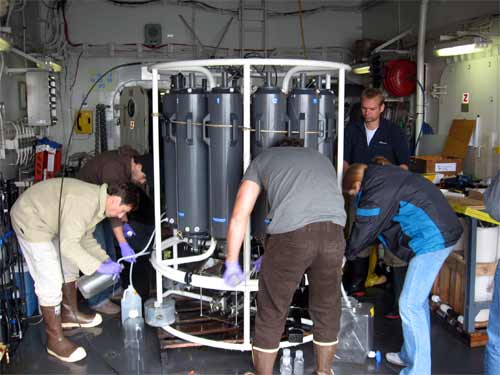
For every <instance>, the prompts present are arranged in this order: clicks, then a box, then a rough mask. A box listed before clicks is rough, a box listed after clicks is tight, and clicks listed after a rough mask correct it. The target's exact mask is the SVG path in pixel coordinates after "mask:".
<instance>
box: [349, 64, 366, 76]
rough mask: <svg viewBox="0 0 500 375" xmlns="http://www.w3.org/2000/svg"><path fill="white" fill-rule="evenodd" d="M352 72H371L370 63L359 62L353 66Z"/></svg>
mask: <svg viewBox="0 0 500 375" xmlns="http://www.w3.org/2000/svg"><path fill="white" fill-rule="evenodd" d="M352 72H353V73H354V74H368V73H370V65H369V64H358V65H354V66H353V67H352Z"/></svg>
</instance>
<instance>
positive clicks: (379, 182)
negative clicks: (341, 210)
mask: <svg viewBox="0 0 500 375" xmlns="http://www.w3.org/2000/svg"><path fill="white" fill-rule="evenodd" d="M342 187H343V190H344V192H345V193H348V194H349V195H353V196H356V198H355V201H356V217H355V222H354V226H353V229H352V232H351V235H350V237H349V240H348V244H347V247H346V255H347V257H348V258H352V257H354V256H356V254H357V253H358V252H360V251H361V250H363V249H365V248H366V247H367V246H368V245H370V244H371V243H373V242H374V241H376V240H377V239H378V240H380V242H381V243H382V244H383V245H384V246H385V247H386V248H388V249H389V250H390V251H391V252H392V253H393V254H395V255H396V256H398V257H399V258H401V259H403V260H405V261H407V262H409V265H408V271H407V274H406V277H405V281H404V285H403V291H402V293H401V296H400V298H399V309H400V315H401V322H402V325H403V338H404V342H403V345H402V348H401V351H400V352H399V353H387V354H386V359H387V361H389V362H390V363H393V364H396V365H399V366H404V367H405V368H404V369H402V370H401V372H400V374H404V375H430V374H431V343H430V311H429V303H428V297H429V293H430V291H431V288H432V284H433V283H434V280H435V278H436V276H437V274H438V273H439V269H440V268H441V266H442V264H443V262H444V261H445V260H446V258H447V257H448V255H449V254H450V252H451V251H452V248H453V246H454V245H455V244H456V242H457V241H458V239H459V238H460V235H461V234H462V227H461V225H460V222H459V221H458V218H457V216H456V214H455V213H454V212H453V210H452V209H451V207H450V206H449V204H448V202H447V201H446V199H445V197H444V196H443V195H442V193H441V192H440V191H439V189H438V188H436V187H435V186H434V185H432V184H431V183H430V182H429V181H427V180H426V179H425V178H423V177H422V176H419V175H417V174H414V173H411V172H408V171H405V170H403V169H401V168H399V167H397V166H393V165H366V164H353V165H352V166H351V167H350V168H349V169H348V170H347V171H346V174H345V176H344V179H343V182H342Z"/></svg>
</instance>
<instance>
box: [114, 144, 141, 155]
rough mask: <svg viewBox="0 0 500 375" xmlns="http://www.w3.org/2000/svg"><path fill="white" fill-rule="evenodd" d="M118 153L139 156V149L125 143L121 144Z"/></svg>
mask: <svg viewBox="0 0 500 375" xmlns="http://www.w3.org/2000/svg"><path fill="white" fill-rule="evenodd" d="M118 154H119V155H126V156H130V157H136V156H139V151H137V150H136V149H135V148H133V147H132V146H130V145H123V146H120V147H119V148H118Z"/></svg>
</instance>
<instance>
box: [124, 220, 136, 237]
mask: <svg viewBox="0 0 500 375" xmlns="http://www.w3.org/2000/svg"><path fill="white" fill-rule="evenodd" d="M123 234H124V235H125V237H126V238H131V237H134V236H135V234H136V233H135V230H134V228H132V227H131V226H130V224H129V223H123Z"/></svg>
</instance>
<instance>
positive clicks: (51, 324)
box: [40, 306, 87, 362]
mask: <svg viewBox="0 0 500 375" xmlns="http://www.w3.org/2000/svg"><path fill="white" fill-rule="evenodd" d="M40 310H42V316H43V322H44V324H45V332H46V333H47V352H48V353H49V354H50V355H52V356H54V357H56V358H58V359H60V360H61V361H64V362H77V361H80V360H82V359H83V358H85V357H86V356H87V352H86V351H85V349H84V348H83V347H81V346H78V347H77V346H76V345H74V344H73V343H72V342H71V341H69V340H68V339H67V338H65V337H64V335H63V331H62V327H61V307H60V306H40Z"/></svg>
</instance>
